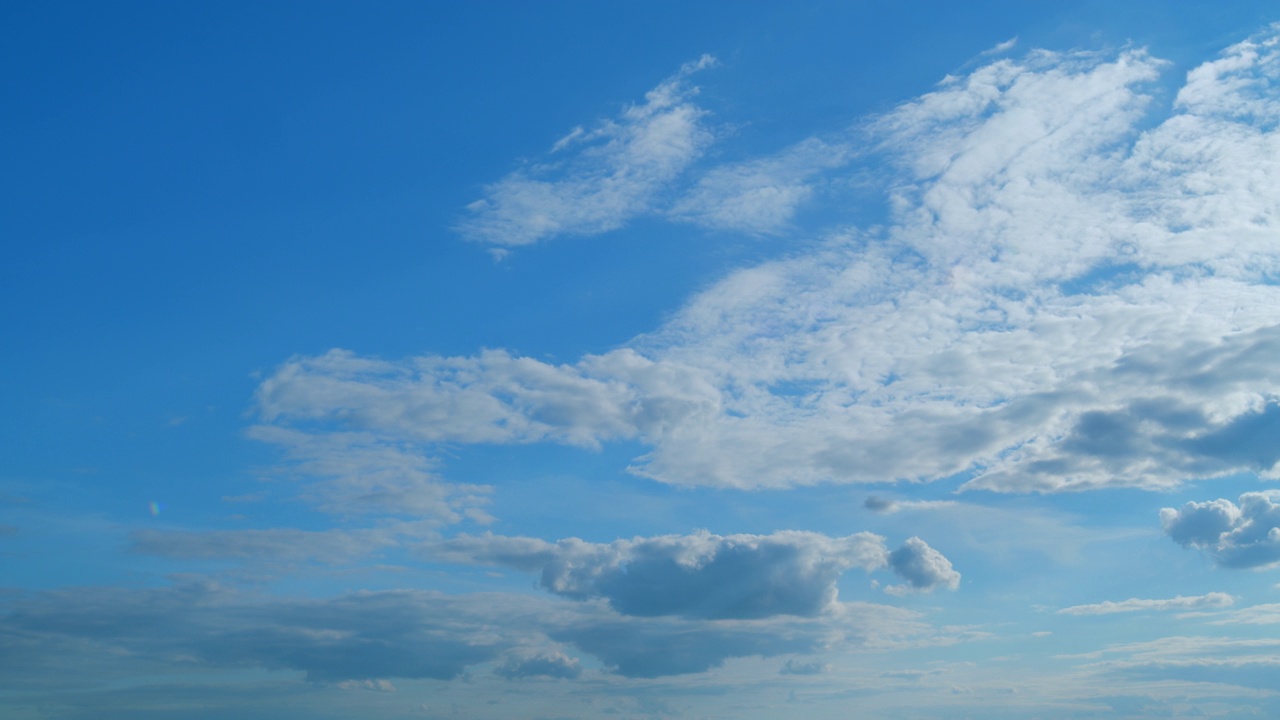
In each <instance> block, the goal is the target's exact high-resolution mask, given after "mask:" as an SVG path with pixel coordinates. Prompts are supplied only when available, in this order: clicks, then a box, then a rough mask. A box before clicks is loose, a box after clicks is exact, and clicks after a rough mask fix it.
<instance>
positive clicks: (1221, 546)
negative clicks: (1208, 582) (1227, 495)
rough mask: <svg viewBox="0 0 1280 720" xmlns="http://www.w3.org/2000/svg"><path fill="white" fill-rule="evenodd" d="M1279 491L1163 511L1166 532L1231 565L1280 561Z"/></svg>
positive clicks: (1261, 565)
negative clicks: (1276, 500) (1237, 502)
mask: <svg viewBox="0 0 1280 720" xmlns="http://www.w3.org/2000/svg"><path fill="white" fill-rule="evenodd" d="M1276 496H1277V495H1276V493H1275V492H1274V491H1273V492H1252V493H1244V494H1243V495H1241V496H1240V498H1239V504H1238V505H1237V504H1236V503H1233V502H1231V501H1230V500H1224V499H1221V498H1220V499H1218V500H1211V501H1209V502H1189V503H1187V504H1185V505H1183V506H1182V507H1181V508H1163V509H1161V510H1160V523H1161V525H1162V526H1163V527H1164V531H1165V533H1166V534H1167V535H1168V536H1169V537H1170V538H1171V539H1172V540H1173V541H1174V542H1176V543H1178V544H1179V545H1182V546H1183V547H1193V548H1196V549H1198V550H1201V551H1202V552H1204V554H1205V555H1207V556H1208V557H1209V559H1211V560H1212V561H1213V562H1214V563H1215V564H1216V565H1219V566H1221V567H1228V568H1254V567H1267V566H1272V565H1275V564H1277V563H1280V504H1278V503H1276V502H1275V499H1276Z"/></svg>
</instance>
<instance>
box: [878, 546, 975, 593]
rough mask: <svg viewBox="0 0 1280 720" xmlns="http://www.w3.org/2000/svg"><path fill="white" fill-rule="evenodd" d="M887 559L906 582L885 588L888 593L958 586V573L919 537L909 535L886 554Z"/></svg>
mask: <svg viewBox="0 0 1280 720" xmlns="http://www.w3.org/2000/svg"><path fill="white" fill-rule="evenodd" d="M888 561H889V567H891V568H893V571H894V572H896V573H897V574H898V575H900V576H902V578H903V579H905V580H906V581H907V582H906V584H905V585H890V586H889V587H886V588H885V592H887V593H890V594H896V595H901V594H903V593H907V592H933V590H934V589H935V588H939V587H945V588H947V589H950V590H955V589H956V588H958V587H960V573H958V572H956V571H955V569H954V568H952V567H951V561H950V560H948V559H947V558H946V557H944V556H943V555H942V553H940V552H938V551H937V550H934V549H933V548H931V547H929V545H928V543H926V542H925V541H923V540H921V539H920V538H918V537H912V538H908V539H907V541H906V543H904V544H903V545H902V547H900V548H898V549H897V550H894V551H893V552H891V553H889V557H888Z"/></svg>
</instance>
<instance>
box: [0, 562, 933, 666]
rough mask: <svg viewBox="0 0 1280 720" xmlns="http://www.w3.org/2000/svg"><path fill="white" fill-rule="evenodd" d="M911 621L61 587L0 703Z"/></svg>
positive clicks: (544, 602) (791, 638)
mask: <svg viewBox="0 0 1280 720" xmlns="http://www.w3.org/2000/svg"><path fill="white" fill-rule="evenodd" d="M935 634H936V631H935V630H934V629H933V628H931V627H929V626H928V625H927V624H925V623H923V622H921V620H920V618H919V616H918V615H917V614H916V613H912V612H909V611H905V610H899V609H896V608H892V607H887V606H882V605H871V604H865V603H862V604H860V603H852V604H845V605H841V606H839V607H837V608H834V609H833V610H832V612H831V613H829V617H824V618H819V619H810V618H790V619H786V618H782V619H775V620H766V621H758V620H757V621H731V620H723V621H710V622H708V621H703V620H685V619H681V618H636V617H627V616H621V615H618V614H617V613H614V612H612V611H609V610H607V609H606V608H603V607H601V606H599V605H598V604H594V603H585V604H577V603H574V604H569V605H567V606H566V604H565V603H564V602H563V601H555V600H550V599H541V598H537V597H530V596H527V595H513V594H501V593H480V594H472V595H444V594H441V593H436V592H424V591H413V590H396V591H383V592H361V593H355V594H350V595H345V596H339V597H334V598H329V599H318V600H306V599H282V598H265V597H259V596H253V595H248V594H245V593H240V592H236V591H231V590H226V589H222V588H219V587H217V586H214V585H210V584H202V583H194V584H183V585H176V586H172V587H167V588H159V589H151V590H123V589H102V588H72V589H65V590H59V591H50V592H44V593H35V594H32V595H30V596H28V597H26V598H20V599H16V600H15V599H13V598H10V599H9V600H8V601H7V607H6V608H5V610H4V612H3V613H0V688H4V689H7V690H10V691H20V690H26V689H30V688H31V687H32V686H33V683H34V684H40V683H52V684H55V685H58V686H60V687H71V686H75V685H76V683H77V681H76V680H75V675H76V673H77V671H78V670H79V669H81V668H84V667H89V666H93V667H94V668H95V670H94V672H93V673H92V676H93V677H95V678H97V680H98V681H100V682H110V681H111V680H112V678H115V677H117V676H119V677H136V676H138V675H139V674H143V675H145V674H146V673H148V672H155V671H159V670H160V669H162V668H168V669H172V668H173V667H175V664H176V666H179V667H182V666H185V667H192V668H195V667H203V668H245V667H254V668H262V669H267V670H279V671H293V672H297V673H301V674H302V675H304V676H305V678H306V679H307V680H308V681H310V682H315V683H326V684H340V683H350V682H356V683H365V682H367V683H373V684H374V686H377V687H382V686H384V685H385V682H383V681H385V680H387V679H397V678H399V679H426V680H449V679H452V678H457V677H459V676H461V675H463V674H464V673H467V672H472V671H473V670H475V669H479V668H483V667H485V666H489V667H490V668H491V672H493V673H494V674H495V675H497V676H498V677H502V678H506V679H509V680H519V679H523V678H544V679H545V678H551V679H556V678H560V679H564V678H573V677H577V676H578V675H580V674H581V673H583V672H584V671H583V667H582V664H581V662H580V660H579V659H578V658H575V657H573V656H571V655H569V654H567V653H566V652H565V649H566V647H567V646H572V647H576V648H578V649H580V650H581V651H583V652H586V653H589V654H591V655H593V656H595V657H597V658H599V660H600V661H601V662H603V663H604V665H605V666H606V667H607V668H610V669H611V670H612V672H616V673H618V674H620V675H623V676H627V677H659V676H666V675H678V674H684V673H691V672H702V671H705V670H708V669H710V668H713V667H717V666H719V665H721V664H722V663H723V662H724V661H725V660H727V659H729V658H734V657H745V656H764V657H772V656H777V655H784V654H792V653H811V652H817V651H821V650H825V649H830V648H841V649H845V650H849V649H856V648H858V647H860V646H865V647H889V646H893V645H897V644H908V643H919V642H929V641H931V637H933V636H934V635H935Z"/></svg>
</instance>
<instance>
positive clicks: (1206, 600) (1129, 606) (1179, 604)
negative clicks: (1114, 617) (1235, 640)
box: [1058, 592, 1236, 615]
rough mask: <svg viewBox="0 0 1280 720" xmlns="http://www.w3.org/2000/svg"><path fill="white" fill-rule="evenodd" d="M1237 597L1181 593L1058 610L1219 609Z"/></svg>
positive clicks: (1069, 612) (1076, 612)
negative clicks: (1169, 596) (1161, 598)
mask: <svg viewBox="0 0 1280 720" xmlns="http://www.w3.org/2000/svg"><path fill="white" fill-rule="evenodd" d="M1235 601H1236V600H1235V598H1233V597H1231V596H1230V595H1228V594H1226V593H1220V592H1212V593H1208V594H1206V595H1196V596H1192V597H1183V596H1182V595H1179V596H1177V597H1174V598H1168V599H1163V600H1143V599H1139V598H1130V599H1128V600H1121V601H1120V602H1115V601H1112V600H1106V601H1104V602H1100V603H1094V604H1091V605H1073V606H1071V607H1067V608H1062V609H1061V610H1059V611H1058V612H1059V613H1061V614H1063V615H1110V614H1112V613H1125V612H1152V611H1154V612H1164V611H1169V610H1218V609H1222V608H1229V607H1231V606H1232V605H1234V604H1235Z"/></svg>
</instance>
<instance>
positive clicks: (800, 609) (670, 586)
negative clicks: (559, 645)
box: [426, 531, 960, 620]
mask: <svg viewBox="0 0 1280 720" xmlns="http://www.w3.org/2000/svg"><path fill="white" fill-rule="evenodd" d="M426 551H427V553H428V554H429V555H430V556H431V557H434V558H436V559H439V560H445V561H451V562H462V563H480V564H491V565H500V566H504V567H510V568H513V569H516V570H520V571H524V572H531V573H537V574H538V575H539V584H540V585H541V586H542V587H543V588H544V589H546V590H548V591H550V592H552V593H555V594H556V595H560V596H562V597H567V598H572V599H575V600H586V599H590V598H603V599H605V600H607V601H608V603H609V605H610V607H612V608H613V609H614V610H616V611H618V612H619V613H622V614H623V615H634V616H640V617H657V616H678V617H683V618H690V619H706V620H727V619H736V620H744V619H760V618H770V617H775V616H779V615H793V616H798V617H817V616H819V615H822V614H824V613H828V612H830V611H832V609H833V608H834V607H835V605H836V604H837V591H836V581H837V580H838V579H839V577H840V575H841V574H842V573H843V572H844V571H846V570H849V569H852V568H860V569H862V570H865V571H868V572H870V571H873V570H877V569H879V568H882V567H885V566H888V567H889V568H891V569H892V570H893V571H894V572H896V573H898V574H899V575H901V576H902V577H903V578H904V579H905V580H906V581H907V583H906V585H905V586H904V589H905V588H908V587H909V588H910V589H911V590H913V591H920V592H928V591H931V590H933V589H935V588H937V587H947V588H950V589H953V590H954V589H955V588H956V587H958V586H959V582H960V574H959V573H957V572H956V571H955V570H953V569H952V567H951V563H950V562H949V561H948V560H947V559H946V558H945V557H943V556H942V554H941V553H939V552H938V551H936V550H934V549H933V548H931V547H929V546H928V544H926V543H925V542H924V541H923V540H920V539H919V538H914V537H913V538H911V539H909V540H908V541H907V542H906V544H904V545H903V546H902V547H901V548H899V549H898V550H895V551H893V552H889V551H888V550H887V549H886V548H885V545H884V538H882V537H880V536H878V535H873V534H871V533H859V534H856V535H849V536H847V537H842V538H831V537H827V536H825V535H820V534H818V533H810V532H798V531H790V532H779V533H774V534H772V535H727V536H722V535H714V534H711V533H708V532H705V531H703V532H699V533H695V534H693V535H664V536H659V537H652V538H635V539H633V540H617V541H614V542H612V543H608V544H601V543H589V542H585V541H582V540H578V539H577V538H570V539H567V540H561V541H559V542H558V543H549V542H546V541H544V540H538V539H536V538H524V537H503V536H499V535H492V534H485V535H481V536H466V535H463V536H458V537H454V538H451V539H449V540H445V541H442V542H439V543H436V544H432V545H428V546H426Z"/></svg>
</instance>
